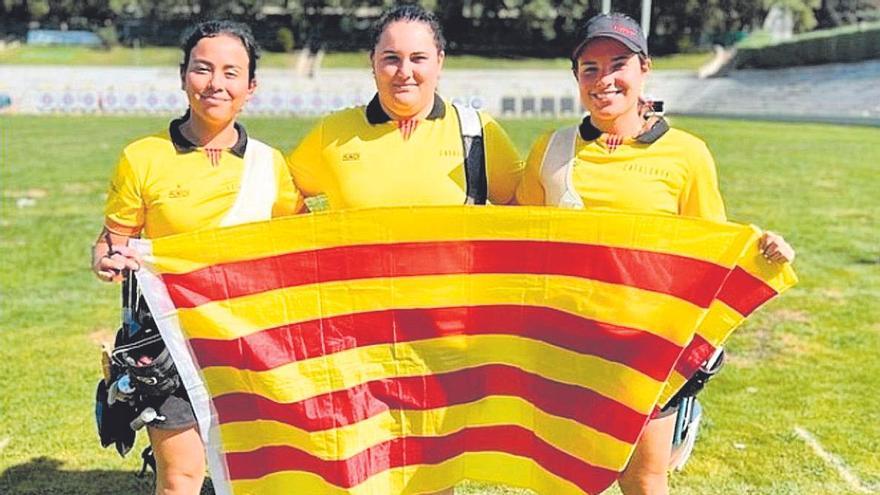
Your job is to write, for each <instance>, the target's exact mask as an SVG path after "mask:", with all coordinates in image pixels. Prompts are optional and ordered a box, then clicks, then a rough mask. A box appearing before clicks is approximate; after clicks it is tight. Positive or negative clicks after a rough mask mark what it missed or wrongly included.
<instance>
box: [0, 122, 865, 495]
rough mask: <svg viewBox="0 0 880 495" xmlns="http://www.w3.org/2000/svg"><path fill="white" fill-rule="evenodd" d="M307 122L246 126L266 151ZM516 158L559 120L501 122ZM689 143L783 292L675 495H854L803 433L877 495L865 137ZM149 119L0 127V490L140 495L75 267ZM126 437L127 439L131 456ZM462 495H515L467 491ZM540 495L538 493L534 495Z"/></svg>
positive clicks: (92, 298)
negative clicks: (110, 413) (100, 405)
mask: <svg viewBox="0 0 880 495" xmlns="http://www.w3.org/2000/svg"><path fill="white" fill-rule="evenodd" d="M310 123H311V122H310V121H305V120H297V119H249V121H248V124H249V130H250V132H251V133H252V134H253V135H255V136H259V137H260V138H261V139H263V140H265V141H267V142H269V143H273V144H275V145H277V146H278V147H281V148H285V149H286V148H289V147H291V146H293V145H294V144H296V142H297V141H298V140H299V139H300V138H301V137H302V136H303V134H304V133H305V132H306V130H307V129H308V127H309V125H310ZM504 124H505V126H506V128H507V129H508V130H509V132H510V134H511V135H512V137H513V139H514V140H515V141H516V143H517V145H518V146H519V147H520V150H522V151H525V150H526V149H527V148H528V146H529V145H530V143H531V141H532V140H533V139H534V138H535V136H536V135H537V134H538V133H539V132H540V131H542V130H544V129H549V128H552V127H554V126H557V125H559V124H560V123H559V122H553V121H540V120H520V121H510V122H504ZM673 124H674V125H678V126H680V127H683V128H685V129H689V130H691V131H693V132H694V133H696V134H698V135H700V136H701V137H703V138H704V139H706V140H707V141H708V143H709V145H710V147H711V148H712V150H713V151H714V153H715V156H716V159H717V161H718V166H719V171H720V178H721V188H722V192H723V193H724V196H725V198H726V199H727V204H728V207H729V212H730V216H731V217H732V218H733V219H735V220H738V221H742V222H751V223H755V224H757V225H760V226H763V227H766V228H770V229H773V230H777V231H780V232H783V233H784V234H785V235H786V237H787V239H789V240H790V241H791V242H792V243H793V244H794V245H795V246H796V247H797V248H798V252H799V254H798V260H797V262H796V268H797V270H798V273H799V275H800V278H801V282H800V284H799V285H798V286H797V287H795V288H794V289H793V290H791V291H790V292H788V293H787V294H786V295H785V296H783V297H781V298H780V299H779V300H777V301H774V302H772V303H771V304H769V305H768V307H766V308H764V309H763V310H762V311H760V312H759V313H758V314H757V315H755V316H754V317H753V318H752V319H751V320H750V321H749V322H748V323H747V324H746V325H745V326H744V327H743V328H742V329H740V330H739V331H738V332H737V333H736V334H735V335H734V338H733V339H732V341H731V344H730V346H729V349H730V350H731V359H730V362H729V365H728V366H727V368H726V369H725V371H724V372H723V373H722V375H721V376H720V377H719V378H718V379H716V380H715V381H714V382H713V383H712V385H711V386H710V387H709V388H708V390H707V391H706V392H705V393H704V395H703V396H702V400H703V401H704V403H705V405H706V410H707V414H708V416H707V420H706V422H705V424H704V426H705V428H704V429H703V431H702V438H701V439H700V441H699V443H698V445H697V449H696V453H695V456H694V458H693V459H692V460H691V463H690V464H689V465H688V468H687V470H686V471H685V472H684V473H682V474H678V475H675V476H674V477H673V478H672V483H673V486H674V493H676V494H685V495H698V494H761V495H763V494H780V495H782V494H790V495H802V494H817V495H819V494H830V493H835V494H837V493H857V492H855V491H853V490H852V489H851V488H850V486H849V485H848V484H847V483H846V482H845V481H844V480H843V479H842V478H841V477H840V476H839V475H838V473H837V471H836V470H835V469H834V468H832V467H830V465H829V464H827V463H826V462H825V461H823V460H822V459H820V458H819V457H818V456H816V455H815V454H814V453H813V451H812V450H810V448H809V447H808V446H807V445H806V444H805V443H804V442H803V441H802V440H801V439H800V438H799V437H798V436H797V435H796V434H795V432H794V428H795V426H800V427H802V428H804V429H806V430H807V431H809V432H811V433H812V434H813V435H814V436H815V437H816V438H817V439H818V441H819V442H820V443H821V444H822V445H823V446H824V448H825V449H827V450H828V451H829V452H831V453H833V454H834V455H836V456H837V457H838V458H839V460H840V461H841V462H842V463H845V464H846V465H847V466H848V467H849V469H850V470H851V472H852V473H853V474H854V475H855V476H856V477H858V478H859V479H860V480H861V482H862V483H863V484H864V486H867V487H871V489H875V490H876V489H880V456H878V455H877V453H878V452H880V428H878V426H877V425H878V424H880V394H878V393H877V392H878V390H880V378H878V377H880V360H878V359H877V354H878V350H880V309H878V304H877V301H878V300H880V245H878V242H877V240H878V238H880V236H878V234H880V229H878V221H877V212H878V211H880V200H878V199H877V193H876V188H877V179H878V171H877V164H878V163H880V132H878V130H877V129H872V128H858V127H840V126H828V125H813V124H779V123H769V122H747V121H729V120H712V119H692V118H674V119H673ZM164 125H165V121H164V120H163V119H160V118H135V117H130V118H122V117H80V118H77V117H23V116H5V115H4V116H3V117H2V119H0V189H2V196H0V288H2V290H0V377H2V381H0V493H2V494H41V495H42V494H86V495H88V494H95V495H97V494H105V493H119V494H146V493H149V485H148V484H147V483H146V482H143V481H138V480H137V479H135V478H134V476H133V474H132V473H133V472H134V470H135V469H136V468H137V467H139V462H138V460H137V459H136V458H134V457H132V456H130V457H129V458H126V459H121V458H119V456H118V455H117V454H116V453H115V452H114V451H111V450H103V449H101V448H100V446H99V445H98V441H97V436H96V433H95V425H94V418H93V413H92V408H93V401H92V397H93V393H94V386H95V382H96V380H97V378H98V375H99V373H100V371H99V361H98V355H99V354H98V344H97V343H98V342H99V341H101V340H106V339H109V338H111V336H112V332H113V330H114V329H115V327H116V325H117V322H118V319H119V315H118V309H117V308H118V302H117V295H118V292H117V291H118V289H117V288H116V287H112V286H108V285H103V284H100V283H99V282H97V280H96V279H95V278H94V277H93V276H92V274H91V273H90V271H89V268H88V264H89V263H88V252H89V245H90V244H91V243H92V241H93V240H94V236H95V234H96V233H97V231H98V229H99V227H100V224H101V208H102V202H103V198H104V191H105V187H106V181H107V178H108V175H109V173H110V170H111V167H112V166H113V164H114V162H115V160H116V157H117V155H118V153H119V151H120V149H121V148H122V146H123V145H124V143H126V142H127V141H130V140H131V139H133V138H135V137H137V136H140V135H144V134H147V133H150V132H153V131H154V130H156V129H158V128H161V127H163V126H164ZM142 443H143V438H142V439H141V444H142ZM460 492H461V493H466V494H471V495H477V494H480V495H489V494H493V495H500V494H502V493H521V492H518V491H506V490H502V489H498V488H490V487H482V486H477V485H468V486H467V487H465V488H464V489H462V490H460ZM548 495H553V494H548Z"/></svg>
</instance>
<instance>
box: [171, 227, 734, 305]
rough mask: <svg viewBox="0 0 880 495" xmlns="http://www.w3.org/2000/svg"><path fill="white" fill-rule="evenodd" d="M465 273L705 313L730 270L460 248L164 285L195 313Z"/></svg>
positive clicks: (221, 271)
mask: <svg viewBox="0 0 880 495" xmlns="http://www.w3.org/2000/svg"><path fill="white" fill-rule="evenodd" d="M578 260H581V261H582V262H578ZM460 273H532V274H550V275H567V276H572V277H582V278H587V279H592V280H598V281H602V282H607V283H613V284H621V285H626V286H630V287H636V288H640V289H645V290H650V291H654V292H660V293H663V294H669V295H672V296H675V297H678V298H680V299H684V300H686V301H689V302H691V303H693V304H695V305H697V306H700V307H703V308H705V307H708V306H709V303H711V301H712V300H713V299H714V297H715V294H716V292H717V290H716V289H717V287H718V286H719V285H720V283H721V281H722V280H724V278H725V277H726V276H727V274H728V273H729V270H728V269H727V268H724V267H722V266H719V265H715V264H713V263H709V262H706V261H701V260H696V259H692V258H686V257H684V256H678V255H673V254H665V253H655V252H650V251H640V250H636V249H625V248H613V247H608V246H595V245H586V244H573V243H561V242H543V241H453V242H424V243H401V244H379V245H364V246H342V247H334V248H326V249H319V250H315V251H305V252H300V253H287V254H282V255H278V256H272V257H267V258H260V259H256V260H248V261H237V262H232V263H226V264H219V265H212V266H208V267H205V268H202V269H200V270H196V271H194V272H191V273H186V274H164V275H163V276H162V278H163V281H164V282H165V284H166V286H167V287H168V293H169V295H170V296H171V299H172V301H174V305H175V306H177V307H178V308H192V307H196V306H199V305H202V304H205V303H208V302H210V301H220V300H224V299H231V298H235V297H241V296H245V295H248V294H256V293H260V292H265V291H269V290H273V289H280V288H284V287H294V286H300V285H306V284H314V283H320V282H333V281H340V280H353V279H364V278H378V277H408V276H419V275H447V274H460Z"/></svg>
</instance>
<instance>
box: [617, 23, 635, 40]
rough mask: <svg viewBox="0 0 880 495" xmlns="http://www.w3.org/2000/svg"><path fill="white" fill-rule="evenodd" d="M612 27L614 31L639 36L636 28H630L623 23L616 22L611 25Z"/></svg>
mask: <svg viewBox="0 0 880 495" xmlns="http://www.w3.org/2000/svg"><path fill="white" fill-rule="evenodd" d="M611 29H613V30H614V31H616V32H618V33H620V34H622V35H624V36H633V37H635V36H637V35H636V32H635V30H634V29H631V28H628V27H626V26H624V25H622V24H614V25H612V26H611Z"/></svg>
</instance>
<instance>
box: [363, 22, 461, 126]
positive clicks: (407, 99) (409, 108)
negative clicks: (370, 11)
mask: <svg viewBox="0 0 880 495" xmlns="http://www.w3.org/2000/svg"><path fill="white" fill-rule="evenodd" d="M443 57H444V53H443V52H442V51H440V50H439V49H438V47H437V45H436V43H435V41H434V33H433V32H432V31H431V27H430V26H428V25H427V24H425V23H422V22H415V21H396V22H392V23H391V24H389V25H388V26H387V27H386V28H385V30H384V31H383V32H382V35H381V36H380V37H379V42H378V43H377V44H376V47H375V49H374V50H373V53H372V55H371V56H370V58H371V61H372V64H373V73H374V75H375V78H376V89H377V91H378V93H379V102H380V103H381V104H382V108H383V109H384V110H385V111H386V112H387V113H388V114H389V116H391V118H393V119H395V120H400V119H407V118H413V117H419V118H420V117H424V116H425V115H427V114H428V113H429V112H430V110H431V105H432V103H433V101H434V92H435V91H436V90H437V81H438V79H439V78H440V70H441V69H442V68H443Z"/></svg>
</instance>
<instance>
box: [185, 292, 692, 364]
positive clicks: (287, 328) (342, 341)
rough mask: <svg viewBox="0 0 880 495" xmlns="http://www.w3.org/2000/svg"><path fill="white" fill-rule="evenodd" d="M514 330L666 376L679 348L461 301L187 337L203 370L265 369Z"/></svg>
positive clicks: (530, 311) (524, 310) (534, 310)
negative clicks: (227, 335) (226, 336)
mask: <svg viewBox="0 0 880 495" xmlns="http://www.w3.org/2000/svg"><path fill="white" fill-rule="evenodd" d="M487 334H494V335H498V334H501V335H515V336H518V337H525V338H529V339H533V340H538V341H542V342H546V343H548V344H551V345H555V346H557V347H562V348H565V349H568V350H572V351H575V352H578V353H581V354H587V355H592V356H597V357H600V358H603V359H606V360H609V361H614V362H617V363H621V364H624V365H626V366H628V367H630V368H633V369H636V370H638V371H639V372H641V373H643V374H645V375H647V376H650V377H651V378H654V379H655V380H659V381H663V380H666V377H667V375H668V374H669V369H670V367H671V365H672V363H673V362H675V360H676V359H677V358H678V356H679V354H680V352H681V347H679V346H677V345H675V344H674V343H672V342H669V341H668V340H665V339H663V338H661V337H659V336H656V335H653V334H651V333H648V332H644V331H641V330H634V329H631V328H626V327H621V326H616V325H612V324H609V323H601V322H596V321H593V320H588V319H586V318H581V317H579V316H576V315H572V314H569V313H565V312H563V311H559V310H556V309H552V308H543V307H537V306H515V305H497V306H494V305H493V306H463V307H450V308H428V309H395V310H385V311H375V312H365V313H353V314H347V315H342V316H336V317H332V318H325V319H320V320H311V321H306V322H302V323H295V324H291V325H284V326H280V327H276V328H271V329H268V330H263V331H260V332H257V333H254V334H251V335H247V336H244V337H239V338H237V339H233V340H210V339H191V340H190V341H189V342H190V346H191V347H192V349H193V352H194V353H195V355H196V358H197V360H198V362H199V365H200V366H201V367H202V368H207V367H210V366H232V367H235V368H239V369H247V370H253V371H264V370H269V369H273V368H277V367H278V366H283V365H285V364H288V363H291V362H295V361H302V360H304V359H310V358H315V357H319V356H323V355H328V354H333V353H336V352H341V351H345V350H348V349H352V348H355V347H364V346H369V345H377V344H391V343H400V342H412V341H417V340H423V339H431V338H437V337H445V336H453V335H487Z"/></svg>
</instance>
